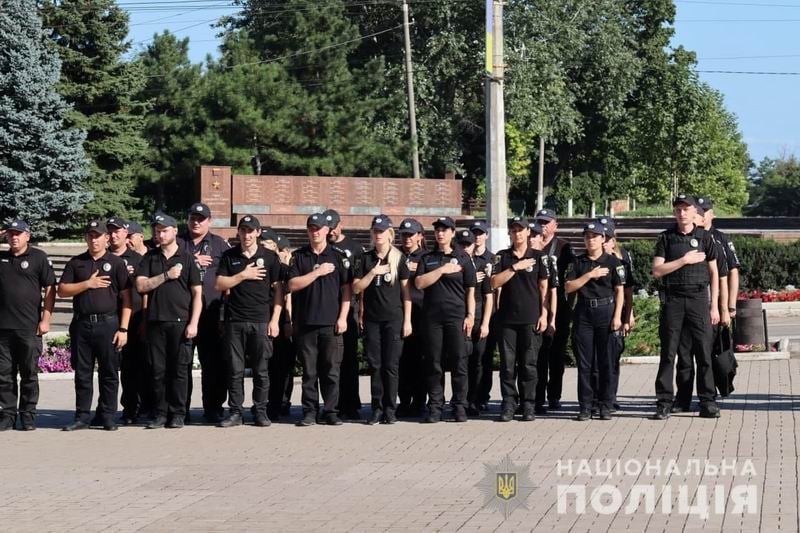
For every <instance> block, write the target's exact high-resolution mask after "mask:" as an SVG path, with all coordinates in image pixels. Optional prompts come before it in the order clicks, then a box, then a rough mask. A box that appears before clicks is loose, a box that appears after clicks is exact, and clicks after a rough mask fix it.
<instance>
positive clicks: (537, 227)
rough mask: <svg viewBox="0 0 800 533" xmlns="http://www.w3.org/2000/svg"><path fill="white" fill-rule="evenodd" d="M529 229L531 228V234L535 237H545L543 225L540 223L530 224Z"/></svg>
mask: <svg viewBox="0 0 800 533" xmlns="http://www.w3.org/2000/svg"><path fill="white" fill-rule="evenodd" d="M528 227H529V228H530V230H531V234H533V235H543V234H544V229H543V228H542V225H541V224H539V223H538V222H530V223H528Z"/></svg>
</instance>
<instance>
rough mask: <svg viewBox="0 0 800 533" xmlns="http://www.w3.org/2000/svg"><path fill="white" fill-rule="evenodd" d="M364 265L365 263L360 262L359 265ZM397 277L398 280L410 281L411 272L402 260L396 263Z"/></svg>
mask: <svg viewBox="0 0 800 533" xmlns="http://www.w3.org/2000/svg"><path fill="white" fill-rule="evenodd" d="M364 263H366V261H362V262H361V264H364ZM397 277H398V278H399V279H400V280H407V279H411V271H410V270H409V269H408V265H407V264H406V261H405V259H404V258H400V262H399V263H397Z"/></svg>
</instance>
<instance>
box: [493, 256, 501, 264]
mask: <svg viewBox="0 0 800 533" xmlns="http://www.w3.org/2000/svg"><path fill="white" fill-rule="evenodd" d="M492 263H493V264H495V265H499V264H500V254H497V255H496V256H494V258H493V259H492Z"/></svg>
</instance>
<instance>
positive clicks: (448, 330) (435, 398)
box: [425, 321, 468, 412]
mask: <svg viewBox="0 0 800 533" xmlns="http://www.w3.org/2000/svg"><path fill="white" fill-rule="evenodd" d="M426 338H427V341H428V346H427V352H426V354H425V355H426V360H427V362H426V365H425V367H426V369H427V372H426V383H427V386H428V407H429V409H430V411H431V412H437V411H438V412H441V410H442V407H443V405H444V386H443V385H442V383H443V378H444V368H445V366H449V367H450V381H451V387H452V388H453V400H452V404H453V405H454V406H456V407H466V406H467V387H468V382H467V379H468V377H467V346H466V342H465V341H466V339H465V337H464V329H463V323H462V322H461V321H456V322H429V323H428V324H427V325H426Z"/></svg>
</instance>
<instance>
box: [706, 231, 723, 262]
mask: <svg viewBox="0 0 800 533" xmlns="http://www.w3.org/2000/svg"><path fill="white" fill-rule="evenodd" d="M703 251H704V252H705V253H706V261H708V262H709V263H710V262H711V261H716V260H717V258H718V257H719V253H717V245H716V244H714V239H712V238H711V235H710V234H708V233H706V234H705V235H703Z"/></svg>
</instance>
